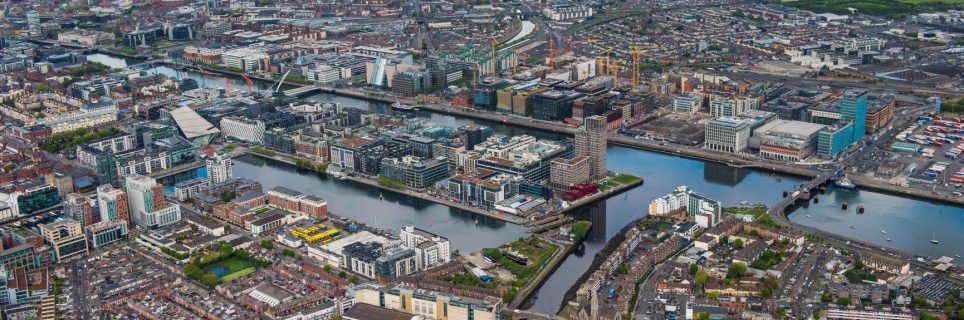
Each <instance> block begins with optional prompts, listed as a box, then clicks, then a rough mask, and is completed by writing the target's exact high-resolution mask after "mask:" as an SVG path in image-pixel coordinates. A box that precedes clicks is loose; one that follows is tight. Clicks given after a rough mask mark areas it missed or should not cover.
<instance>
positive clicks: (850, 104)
mask: <svg viewBox="0 0 964 320" xmlns="http://www.w3.org/2000/svg"><path fill="white" fill-rule="evenodd" d="M838 103H839V104H840V117H841V118H843V119H845V120H850V121H852V122H853V124H854V128H853V132H854V139H853V141H854V142H856V141H857V140H860V138H863V137H864V130H865V129H864V128H865V127H866V126H867V91H866V90H856V89H852V90H847V91H846V92H844V94H843V96H841V97H840V100H839V101H838Z"/></svg>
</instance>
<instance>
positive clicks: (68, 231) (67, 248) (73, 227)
mask: <svg viewBox="0 0 964 320" xmlns="http://www.w3.org/2000/svg"><path fill="white" fill-rule="evenodd" d="M40 235H41V236H42V237H43V238H44V241H46V242H47V244H49V245H50V246H51V247H52V248H53V250H54V254H56V255H57V261H58V262H63V261H64V259H66V258H70V257H73V256H76V255H84V254H87V252H88V251H87V237H86V236H85V235H84V231H83V227H82V226H81V224H80V222H77V221H73V220H58V221H55V222H52V223H48V224H42V225H40Z"/></svg>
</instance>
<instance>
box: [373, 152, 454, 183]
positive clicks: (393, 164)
mask: <svg viewBox="0 0 964 320" xmlns="http://www.w3.org/2000/svg"><path fill="white" fill-rule="evenodd" d="M379 170H380V171H379V176H381V177H384V178H388V179H392V180H394V181H398V182H401V183H404V184H405V185H407V186H409V187H412V188H425V187H430V186H431V185H430V184H431V183H434V182H437V181H439V180H442V179H444V178H446V177H447V176H448V172H449V168H448V162H447V161H446V159H445V157H439V158H433V159H423V158H420V157H416V156H405V157H402V158H401V159H399V158H385V159H382V163H381V166H380V167H379Z"/></svg>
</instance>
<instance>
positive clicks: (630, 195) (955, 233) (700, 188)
mask: <svg viewBox="0 0 964 320" xmlns="http://www.w3.org/2000/svg"><path fill="white" fill-rule="evenodd" d="M89 59H90V60H93V61H99V62H102V63H105V64H108V65H110V66H112V67H120V66H122V65H121V64H120V63H118V60H119V61H120V62H124V60H123V59H117V58H113V57H110V56H104V55H92V56H89ZM124 65H126V64H124ZM155 69H156V70H158V73H163V74H168V75H177V72H176V71H175V70H173V69H171V68H169V67H164V66H160V67H155ZM180 76H181V77H185V76H186V77H192V78H195V79H200V77H201V75H200V74H197V73H185V72H180ZM206 78H211V77H206ZM229 79H230V78H229ZM231 80H233V81H236V83H232V87H234V86H238V88H241V87H242V86H243V85H244V83H243V81H240V80H238V79H231ZM199 83H200V81H199ZM256 83H257V82H256ZM206 85H207V86H208V87H223V80H221V84H220V85H219V84H218V83H216V82H214V83H212V82H211V81H207V82H206ZM262 86H263V84H262ZM307 99H309V100H317V101H321V102H338V103H341V104H343V105H347V106H351V107H355V108H360V109H364V110H369V111H372V112H377V113H390V112H393V110H392V109H391V108H389V106H388V105H385V104H381V103H373V102H367V101H364V100H359V99H354V98H349V97H343V96H336V95H331V94H317V95H314V96H310V97H308V98H307ZM416 116H418V117H424V118H426V119H428V120H429V121H430V122H433V123H437V124H440V125H445V126H451V127H457V126H461V125H465V124H469V123H479V124H482V125H486V126H489V127H492V128H493V129H494V130H495V131H496V132H498V133H502V134H507V135H518V134H530V135H534V136H536V137H539V138H543V139H556V140H558V139H565V138H568V137H567V136H565V135H561V134H556V133H551V132H545V131H539V130H533V129H527V128H520V127H515V126H510V125H505V124H502V123H497V122H489V121H479V120H473V119H465V118H456V117H452V116H447V115H441V114H433V113H427V112H419V113H417V114H416ZM608 155H609V167H610V169H611V170H613V171H617V172H626V173H631V174H635V175H638V176H642V177H643V178H644V179H645V182H644V184H642V185H640V186H637V187H636V188H633V189H631V190H628V191H626V192H625V193H624V194H621V195H619V196H616V197H612V198H609V199H607V200H605V201H601V202H597V203H595V204H592V205H589V206H586V207H584V208H581V209H580V210H577V212H576V213H574V214H575V215H576V217H577V218H578V219H584V220H591V221H592V222H593V229H592V230H591V232H590V236H589V237H587V239H586V243H585V248H584V249H583V250H580V251H578V252H574V253H573V254H571V255H570V256H569V257H567V258H566V259H565V261H563V263H562V264H561V265H560V266H559V268H558V270H557V271H556V272H555V273H553V274H552V275H551V276H550V277H549V278H548V279H547V280H546V282H545V283H544V284H543V286H542V287H541V288H540V289H539V290H538V291H537V292H536V293H535V294H534V297H533V298H532V299H531V301H530V303H531V308H530V310H532V311H536V312H542V313H555V312H556V311H557V310H558V309H559V308H560V307H561V305H562V303H563V295H564V294H565V292H566V291H567V290H568V289H569V288H570V287H571V286H573V284H574V282H575V281H576V280H577V279H578V278H579V277H580V276H581V275H582V274H583V273H584V272H587V268H589V265H590V264H591V262H592V259H593V257H594V256H595V254H596V253H598V252H599V251H600V250H602V248H603V247H604V245H605V243H606V241H608V240H609V239H610V238H612V237H613V236H614V235H615V233H616V232H618V231H619V230H620V229H621V228H623V227H624V226H626V225H627V224H628V223H630V222H631V221H634V220H636V219H638V218H642V217H644V216H645V215H646V210H647V206H648V203H649V202H650V201H651V200H652V199H654V198H656V197H659V196H662V195H664V194H666V193H669V192H670V191H672V190H673V189H674V188H675V187H677V186H679V185H687V186H689V187H690V188H691V189H693V190H695V191H696V192H699V193H702V194H705V195H707V196H709V197H712V198H715V199H717V200H720V201H722V202H723V204H724V205H726V206H735V205H738V204H739V203H740V202H742V201H749V202H751V203H763V204H772V203H774V202H776V201H777V199H779V197H780V196H781V193H782V190H786V189H793V188H795V187H796V186H797V185H798V184H799V183H800V182H801V181H802V180H801V179H800V178H798V177H791V176H785V175H779V174H772V173H767V172H759V171H751V170H747V169H737V168H730V167H727V166H725V165H721V164H715V163H707V162H703V161H698V160H692V159H686V158H680V157H675V156H671V155H665V154H659V153H654V152H648V151H642V150H636V149H630V148H624V147H616V146H613V147H610V148H609V152H608ZM234 170H235V174H236V175H237V176H241V177H246V178H252V179H257V180H260V181H261V182H262V183H263V184H264V186H265V187H266V188H271V187H273V186H276V185H285V186H286V187H289V188H293V189H297V190H300V191H302V192H306V193H311V194H315V195H318V196H321V197H323V198H325V199H326V200H327V201H328V203H329V207H330V208H331V210H332V212H334V213H336V214H338V215H342V216H345V217H349V218H352V219H356V220H359V221H362V222H365V223H368V224H371V225H374V226H377V227H380V228H385V229H398V228H400V227H402V226H405V225H409V224H414V225H416V226H419V227H421V228H425V229H427V230H429V231H431V232H435V233H438V234H440V235H442V236H445V237H448V238H449V239H450V240H451V241H452V245H453V248H455V249H459V250H460V251H461V252H463V253H464V252H469V251H476V250H478V249H481V248H484V247H494V246H497V245H499V244H502V243H505V242H508V241H511V240H513V239H515V238H518V237H520V236H523V235H524V230H523V228H522V227H519V226H516V225H512V224H507V223H504V222H501V221H498V220H495V219H491V218H486V217H483V216H478V215H475V214H472V213H468V212H464V211H461V210H457V209H452V208H449V207H447V206H443V205H438V204H434V203H431V202H428V201H424V200H419V199H414V198H410V197H407V196H400V195H397V194H394V193H390V192H381V191H380V190H378V189H377V188H374V187H368V186H362V185H359V184H355V183H349V182H344V181H338V180H332V179H328V178H326V177H324V176H320V175H318V174H316V173H313V172H307V171H299V170H298V169H296V168H294V167H293V166H290V165H287V164H283V163H278V162H272V161H265V160H263V159H260V158H256V157H250V156H249V157H242V158H239V159H238V161H236V164H235V169H234ZM378 195H382V196H383V197H384V198H383V199H380V198H379V196H378ZM843 201H847V202H849V203H850V205H851V210H850V211H841V210H840V202H843ZM860 204H863V205H864V206H865V207H866V208H867V214H863V215H856V214H855V212H854V211H853V210H854V208H856V206H857V205H860ZM792 212H793V213H792V214H791V215H790V219H791V220H793V221H794V222H797V223H801V224H804V225H808V226H812V227H816V228H820V229H822V230H827V231H830V232H835V233H839V234H843V235H846V236H849V237H853V238H857V239H860V240H864V241H869V242H872V243H876V244H879V245H881V246H888V247H893V248H897V249H901V250H906V251H910V252H914V253H917V254H920V255H927V256H936V255H948V256H954V255H958V254H961V253H962V248H964V220H962V219H961V217H964V208H960V207H954V206H949V205H944V204H938V203H933V202H928V201H922V200H917V199H909V198H902V197H898V196H894V195H890V194H883V193H877V192H871V191H865V190H860V191H853V190H836V189H834V188H832V187H831V188H830V189H829V190H828V191H827V193H826V194H823V195H821V203H820V204H812V203H811V204H809V205H808V206H804V207H799V208H795V209H794V210H793V211H792ZM807 215H810V216H809V217H808V216H807ZM476 221H478V223H476ZM851 225H853V226H854V227H855V228H854V229H851V228H850V226H851ZM880 230H885V231H887V232H888V234H886V235H885V234H882V233H881V232H880ZM887 237H890V238H892V239H891V240H892V241H893V242H887V241H886V238H887ZM931 237H936V238H937V240H940V244H939V245H932V244H930V243H929V242H927V240H929V239H930V238H931Z"/></svg>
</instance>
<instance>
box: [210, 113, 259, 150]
mask: <svg viewBox="0 0 964 320" xmlns="http://www.w3.org/2000/svg"><path fill="white" fill-rule="evenodd" d="M264 132H265V125H264V122H261V121H259V120H251V119H248V118H243V117H235V116H230V117H225V118H224V119H221V133H222V134H224V137H225V138H231V139H236V140H240V141H244V142H253V143H257V144H261V143H264Z"/></svg>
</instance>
